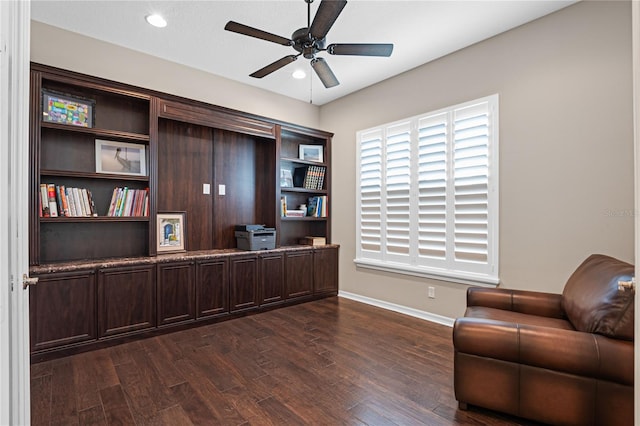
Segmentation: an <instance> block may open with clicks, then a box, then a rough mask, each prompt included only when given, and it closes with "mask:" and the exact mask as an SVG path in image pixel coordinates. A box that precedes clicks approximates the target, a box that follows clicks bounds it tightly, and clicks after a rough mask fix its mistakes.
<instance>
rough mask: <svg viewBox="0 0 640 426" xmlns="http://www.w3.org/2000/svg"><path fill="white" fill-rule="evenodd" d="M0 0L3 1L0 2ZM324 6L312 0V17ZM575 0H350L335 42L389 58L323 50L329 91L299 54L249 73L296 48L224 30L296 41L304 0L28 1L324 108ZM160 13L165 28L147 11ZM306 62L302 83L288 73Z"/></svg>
mask: <svg viewBox="0 0 640 426" xmlns="http://www.w3.org/2000/svg"><path fill="white" fill-rule="evenodd" d="M0 1H1V0H0ZM319 3H320V1H319V0H316V1H315V2H313V3H312V4H311V16H312V19H313V16H314V15H315V11H316V9H317V7H318V4H319ZM573 3H575V1H574V0H569V1H558V0H554V1H543V0H533V1H525V0H518V1H505V0H503V1H481V0H476V1H417V0H413V1H398V0H389V1H382V0H377V1H370V0H351V1H349V3H348V4H347V5H346V7H345V8H344V10H343V11H342V13H341V14H340V16H339V17H338V20H337V21H336V23H335V24H334V26H333V27H332V28H331V30H330V31H329V34H328V36H327V44H329V43H393V44H394V45H395V46H394V51H393V54H392V55H391V57H390V58H378V57H358V56H332V55H328V54H326V52H325V53H322V54H320V55H319V56H323V57H325V59H326V60H327V62H328V63H329V65H330V67H331V69H332V70H333V72H334V73H335V75H336V77H337V78H338V80H339V81H340V85H339V86H336V87H333V88H330V89H326V88H325V87H324V86H323V85H322V83H321V82H320V80H319V79H318V78H317V76H316V75H315V74H314V73H313V70H311V68H310V66H309V61H308V60H306V59H304V58H302V57H300V58H299V59H298V60H297V61H295V62H293V63H291V64H289V65H287V66H285V67H284V68H282V69H280V70H278V71H276V72H274V73H272V74H270V75H268V76H266V77H264V78H262V79H255V78H252V77H249V74H251V73H252V72H254V71H256V70H258V69H260V68H262V67H263V66H265V65H268V64H270V63H272V62H274V61H275V60H277V59H280V58H282V57H284V56H287V55H290V54H294V53H296V52H295V51H294V50H293V48H291V47H285V46H281V45H278V44H274V43H270V42H267V41H264V40H259V39H256V38H251V37H247V36H243V35H240V34H236V33H232V32H229V31H225V30H224V25H225V24H226V23H227V21H229V20H233V21H236V22H240V23H242V24H245V25H249V26H252V27H256V28H258V29H261V30H264V31H267V32H271V33H274V34H277V35H280V36H283V37H287V38H290V37H291V34H292V33H293V31H295V30H296V29H298V28H301V27H306V25H307V4H306V3H305V2H304V0H286V1H271V0H262V1H238V0H235V1H204V0H201V1H193V0H182V1H155V0H153V1H152V0H148V1H113V0H112V1H87V0H73V1H72V0H67V1H57V0H32V2H31V5H32V6H31V17H32V19H34V20H36V21H40V22H43V23H46V24H49V25H53V26H56V27H60V28H63V29H66V30H69V31H73V32H76V33H80V34H83V35H86V36H89V37H93V38H96V39H99V40H103V41H106V42H110V43H113V44H116V45H120V46H124V47H127V48H130V49H133V50H136V51H140V52H144V53H147V54H150V55H154V56H158V57H161V58H163V59H167V60H169V61H173V62H177V63H180V64H183V65H187V66H189V67H193V68H197V69H200V70H204V71H207V72H210V73H212V74H216V75H219V76H223V77H226V78H229V79H232V80H236V81H239V82H242V83H246V84H249V85H252V86H256V87H260V88H263V89H266V90H269V91H272V92H276V93H280V94H282V95H285V96H289V97H291V98H295V99H299V100H302V101H306V102H308V101H310V100H311V99H312V101H313V103H314V104H316V105H322V104H324V103H327V102H330V101H332V100H335V99H337V98H340V97H342V96H345V95H347V94H349V93H352V92H355V91H357V90H359V89H362V88H364V87H367V86H370V85H372V84H375V83H377V82H379V81H382V80H385V79H387V78H389V77H392V76H394V75H397V74H400V73H402V72H404V71H407V70H410V69H412V68H415V67H417V66H419V65H422V64H424V63H427V62H429V61H432V60H434V59H436V58H439V57H442V56H444V55H447V54H448V53H451V52H454V51H456V50H459V49H462V48H464V47H466V46H469V45H471V44H474V43H477V42H479V41H481V40H484V39H487V38H489V37H492V36H494V35H496V34H499V33H501V32H504V31H507V30H509V29H511V28H514V27H517V26H519V25H522V24H524V23H526V22H529V21H532V20H534V19H537V18H540V17H542V16H544V15H547V14H549V13H552V12H554V11H556V10H559V9H562V8H564V7H566V6H568V5H570V4H573ZM150 13H159V14H161V15H163V16H164V17H165V19H166V20H167V21H168V25H167V27H166V28H162V29H159V28H154V27H152V26H150V25H149V24H147V23H146V22H145V20H144V17H145V16H146V15H148V14H150ZM298 68H302V69H304V70H306V71H307V77H306V78H305V79H304V80H295V79H293V78H292V77H291V73H292V72H293V71H294V70H296V69H298Z"/></svg>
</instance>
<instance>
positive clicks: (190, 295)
mask: <svg viewBox="0 0 640 426" xmlns="http://www.w3.org/2000/svg"><path fill="white" fill-rule="evenodd" d="M157 282H158V285H157V292H158V294H157V301H158V303H157V309H158V311H157V312H158V326H163V325H167V324H174V323H179V322H183V321H189V320H192V319H194V318H195V317H196V304H195V302H196V300H195V290H196V282H195V262H193V261H189V262H171V263H159V264H158V276H157Z"/></svg>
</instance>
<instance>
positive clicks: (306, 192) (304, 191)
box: [280, 187, 327, 195]
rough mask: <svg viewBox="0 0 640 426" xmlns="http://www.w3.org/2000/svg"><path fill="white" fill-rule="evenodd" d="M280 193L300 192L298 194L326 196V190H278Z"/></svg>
mask: <svg viewBox="0 0 640 426" xmlns="http://www.w3.org/2000/svg"><path fill="white" fill-rule="evenodd" d="M280 191H281V192H300V193H304V194H323V195H326V194H327V190H326V189H306V188H297V187H294V188H282V187H281V188H280Z"/></svg>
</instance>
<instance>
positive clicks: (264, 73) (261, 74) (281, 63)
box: [249, 55, 299, 78]
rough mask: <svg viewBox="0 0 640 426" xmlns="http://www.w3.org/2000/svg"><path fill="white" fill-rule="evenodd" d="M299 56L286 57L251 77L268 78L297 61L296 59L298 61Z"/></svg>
mask: <svg viewBox="0 0 640 426" xmlns="http://www.w3.org/2000/svg"><path fill="white" fill-rule="evenodd" d="M298 56H299V55H289V56H285V57H284V58H282V59H278V60H277V61H275V62H274V63H272V64H269V65H267V66H266V67H264V68H261V69H259V70H258V71H256V72H254V73H253V74H250V75H249V77H255V78H262V77H264V76H267V75H269V74H271V73H272V72H274V71H277V70H279V69H280V68H282V67H284V66H285V65H288V64H290V63H291V62H293V61H295V60H296V59H298Z"/></svg>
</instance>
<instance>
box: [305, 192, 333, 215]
mask: <svg viewBox="0 0 640 426" xmlns="http://www.w3.org/2000/svg"><path fill="white" fill-rule="evenodd" d="M328 201H329V198H328V197H327V196H326V195H319V196H317V197H309V200H308V204H307V216H310V217H327V212H328V211H329V208H328V207H329V206H328V204H327V203H328Z"/></svg>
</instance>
